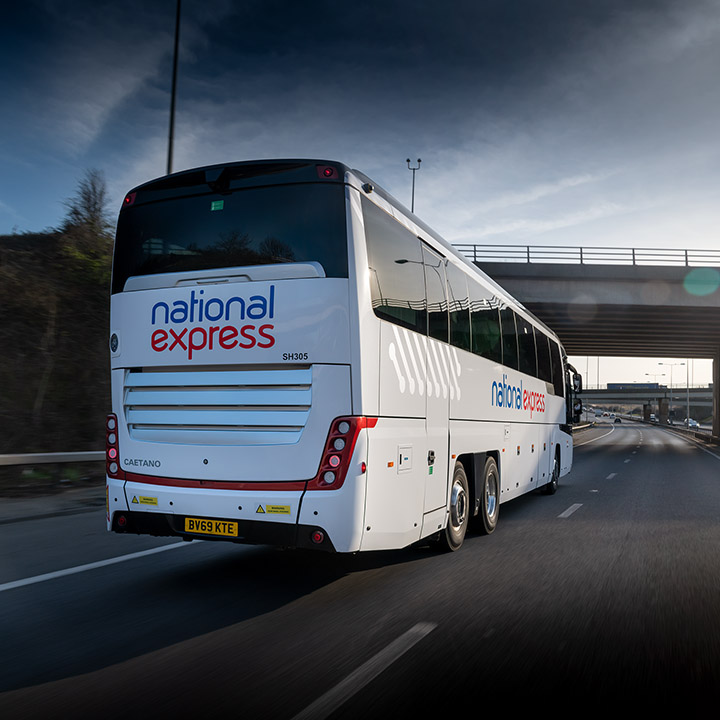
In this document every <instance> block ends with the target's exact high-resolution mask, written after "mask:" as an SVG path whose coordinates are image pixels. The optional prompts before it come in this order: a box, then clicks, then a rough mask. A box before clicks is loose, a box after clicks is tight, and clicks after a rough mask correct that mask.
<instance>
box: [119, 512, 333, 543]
mask: <svg viewBox="0 0 720 720" xmlns="http://www.w3.org/2000/svg"><path fill="white" fill-rule="evenodd" d="M189 519H192V520H193V521H194V522H195V523H197V522H198V521H201V522H203V523H206V524H207V527H208V532H202V533H196V532H189V531H186V530H185V527H186V521H187V520H189ZM214 528H217V531H218V534H214V533H213V529H214ZM228 528H231V529H232V531H233V532H236V533H237V534H233V535H225V534H219V533H223V532H227V530H228ZM112 530H113V532H117V533H129V534H135V535H154V536H157V537H172V536H174V537H181V538H183V540H224V541H229V542H235V543H241V544H246V545H274V546H279V547H289V548H307V549H313V550H325V551H327V552H334V551H335V548H334V546H333V544H332V541H331V540H330V538H329V537H328V534H327V533H326V532H325V530H324V529H323V528H321V527H318V526H310V525H299V524H296V523H292V524H288V523H281V522H272V521H270V522H268V521H261V522H259V521H257V520H238V519H228V520H220V519H218V518H197V517H196V516H192V518H190V517H189V516H185V515H170V514H163V513H156V512H135V511H132V510H130V511H120V512H116V513H115V514H114V515H113V519H112Z"/></svg>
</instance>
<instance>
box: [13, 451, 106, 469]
mask: <svg viewBox="0 0 720 720" xmlns="http://www.w3.org/2000/svg"><path fill="white" fill-rule="evenodd" d="M104 459H105V451H104V450H98V451H91V452H59V453H25V454H15V455H0V466H11V465H48V464H52V463H56V464H59V463H81V462H99V461H102V460H104Z"/></svg>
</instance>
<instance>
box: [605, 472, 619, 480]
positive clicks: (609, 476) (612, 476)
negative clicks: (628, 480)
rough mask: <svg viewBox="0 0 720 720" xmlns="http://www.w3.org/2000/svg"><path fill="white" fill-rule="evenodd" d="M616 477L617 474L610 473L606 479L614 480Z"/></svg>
mask: <svg viewBox="0 0 720 720" xmlns="http://www.w3.org/2000/svg"><path fill="white" fill-rule="evenodd" d="M616 475H617V473H610V474H609V475H608V476H607V477H606V478H605V479H606V480H612V479H613V478H614V477H615V476H616Z"/></svg>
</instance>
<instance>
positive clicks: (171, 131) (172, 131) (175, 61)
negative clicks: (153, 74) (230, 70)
mask: <svg viewBox="0 0 720 720" xmlns="http://www.w3.org/2000/svg"><path fill="white" fill-rule="evenodd" d="M179 43H180V0H177V6H176V8H175V50H174V53H173V74H172V89H171V91H170V129H169V130H168V155H167V174H168V175H170V173H172V160H173V140H174V135H175V91H176V89H177V66H178V45H179Z"/></svg>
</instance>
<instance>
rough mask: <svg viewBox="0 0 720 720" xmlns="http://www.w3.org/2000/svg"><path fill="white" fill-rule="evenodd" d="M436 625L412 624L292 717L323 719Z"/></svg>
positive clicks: (311, 719)
mask: <svg viewBox="0 0 720 720" xmlns="http://www.w3.org/2000/svg"><path fill="white" fill-rule="evenodd" d="M436 627H437V625H436V624H435V623H418V624H417V625H415V626H414V627H411V628H410V629H409V630H408V631H407V632H406V633H405V634H404V635H401V636H400V637H399V638H397V640H394V641H393V642H391V643H390V644H389V645H388V646H387V647H386V648H385V649H384V650H381V651H380V652H379V653H378V654H377V655H375V656H374V657H371V658H370V659H369V660H368V661H367V662H366V663H365V664H364V665H361V666H360V667H359V668H358V669H357V670H354V671H353V672H351V673H350V674H349V675H348V676H347V677H346V678H345V679H344V680H342V681H340V683H338V684H337V685H336V686H335V687H334V688H333V689H332V690H329V691H328V692H326V693H325V694H324V695H323V696H321V697H319V698H318V699H317V700H316V701H315V702H314V703H312V704H310V705H308V706H307V707H306V708H305V709H304V710H302V711H301V712H300V713H298V714H297V715H296V716H295V717H294V718H293V720H324V718H327V717H329V716H330V715H331V714H332V713H333V712H335V710H337V709H338V708H339V707H340V706H341V705H342V704H343V703H344V702H346V701H347V700H349V699H350V698H351V697H352V696H353V695H355V693H357V692H358V691H360V690H362V688H364V687H365V685H367V684H368V683H369V682H370V681H372V680H374V679H375V678H376V677H377V676H378V675H380V673H381V672H383V670H385V669H386V668H388V667H389V666H390V665H392V663H394V662H395V661H396V660H397V659H399V658H400V657H401V656H402V655H404V654H405V653H406V652H407V651H408V650H410V648H411V647H413V645H415V644H416V643H418V642H420V640H422V639H423V638H424V637H425V636H426V635H427V634H429V633H431V632H432V631H433V630H434V629H435V628H436Z"/></svg>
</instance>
